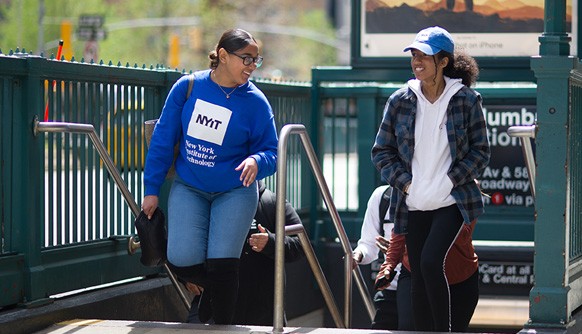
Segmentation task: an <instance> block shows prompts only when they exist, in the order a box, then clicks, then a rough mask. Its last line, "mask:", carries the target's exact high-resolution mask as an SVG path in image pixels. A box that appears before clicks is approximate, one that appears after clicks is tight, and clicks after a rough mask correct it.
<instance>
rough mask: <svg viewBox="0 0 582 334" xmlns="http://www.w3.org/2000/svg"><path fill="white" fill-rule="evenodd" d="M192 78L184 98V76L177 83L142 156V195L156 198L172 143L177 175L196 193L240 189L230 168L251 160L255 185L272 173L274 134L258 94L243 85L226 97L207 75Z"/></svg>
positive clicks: (270, 117)
mask: <svg viewBox="0 0 582 334" xmlns="http://www.w3.org/2000/svg"><path fill="white" fill-rule="evenodd" d="M194 78H195V79H194V87H193V89H192V93H191V94H190V96H189V97H187V99H186V93H187V91H188V76H183V77H182V78H180V79H179V80H178V81H177V82H176V83H175V84H174V86H173V87H172V89H171V90H170V93H169V94H168V97H167V99H166V102H165V105H164V108H163V110H162V115H161V116H160V119H159V121H158V123H157V124H156V127H155V129H154V133H153V135H152V140H151V143H150V147H149V150H148V154H147V157H146V164H145V171H144V184H145V195H146V196H147V195H159V192H160V187H161V185H162V183H163V182H164V180H165V177H166V174H167V172H168V169H169V168H170V166H171V165H172V160H173V157H174V155H173V152H174V149H173V147H174V145H175V144H176V143H179V148H180V154H179V155H178V157H177V158H176V163H175V167H176V173H177V175H178V176H179V177H180V178H181V179H182V180H183V181H184V182H185V183H186V184H188V185H190V186H192V187H194V188H197V189H200V190H202V191H206V192H222V191H227V190H230V189H233V188H236V187H240V186H242V181H241V180H240V175H241V173H242V170H241V171H236V170H235V168H236V167H237V166H238V165H239V164H240V163H241V162H242V161H244V160H245V159H246V158H248V157H253V158H254V159H255V160H256V161H257V165H258V167H259V171H258V175H257V180H259V179H262V178H264V177H267V176H269V175H272V174H273V173H275V171H276V162H277V145H278V139H277V131H276V128H275V121H274V116H273V112H272V110H271V106H270V104H269V102H268V100H267V98H266V97H265V95H264V94H263V92H261V91H260V90H259V89H258V88H257V87H256V86H255V85H254V84H253V83H252V82H250V81H247V82H246V83H245V84H243V85H241V86H239V87H237V88H236V89H235V90H234V92H233V93H232V95H230V98H226V95H225V93H224V92H223V91H222V90H221V89H220V87H219V86H218V85H217V84H216V83H215V82H214V81H212V80H211V79H210V70H206V71H200V72H196V73H194ZM224 90H225V91H227V92H230V91H231V90H232V88H224Z"/></svg>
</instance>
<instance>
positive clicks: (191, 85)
mask: <svg viewBox="0 0 582 334" xmlns="http://www.w3.org/2000/svg"><path fill="white" fill-rule="evenodd" d="M192 88H194V74H190V75H188V92H187V93H186V100H188V98H189V97H190V94H192Z"/></svg>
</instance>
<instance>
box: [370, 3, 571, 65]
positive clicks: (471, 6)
mask: <svg viewBox="0 0 582 334" xmlns="http://www.w3.org/2000/svg"><path fill="white" fill-rule="evenodd" d="M566 4H567V7H566V21H567V25H566V30H567V31H568V32H571V31H572V29H571V27H572V0H568V1H566ZM361 6H362V7H361V10H360V13H361V16H362V17H361V20H360V22H361V27H360V36H361V38H360V42H361V45H360V56H362V57H403V56H405V55H404V54H403V52H402V50H403V49H404V48H405V47H406V46H407V45H409V44H410V43H411V42H412V41H413V40H414V36H415V35H416V33H417V32H418V31H420V30H422V29H424V28H426V27H430V26H435V25H438V26H441V27H443V28H445V29H447V30H448V31H449V32H450V33H451V34H452V35H453V38H454V39H455V43H456V45H457V46H460V47H463V48H465V50H466V51H467V52H468V53H469V54H470V55H472V56H474V57H482V56H484V57H487V56H494V57H531V56H534V55H537V54H538V53H539V41H538V37H539V36H540V35H541V33H543V31H544V0H511V1H497V0H408V1H402V0H361ZM574 43H575V40H574V39H573V41H572V47H571V50H576V47H575V45H574Z"/></svg>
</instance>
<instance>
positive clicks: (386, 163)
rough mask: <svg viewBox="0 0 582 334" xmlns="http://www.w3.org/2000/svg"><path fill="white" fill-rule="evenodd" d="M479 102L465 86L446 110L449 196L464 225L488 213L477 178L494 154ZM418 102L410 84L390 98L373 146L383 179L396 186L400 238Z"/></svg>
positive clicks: (393, 211)
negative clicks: (455, 203)
mask: <svg viewBox="0 0 582 334" xmlns="http://www.w3.org/2000/svg"><path fill="white" fill-rule="evenodd" d="M481 102H482V98H481V95H480V94H479V93H477V92H476V91H474V90H473V89H471V88H469V87H466V86H463V88H461V89H460V90H459V91H458V92H457V93H456V94H455V95H454V96H453V97H452V98H451V100H450V101H449V105H448V107H447V124H446V126H447V136H448V140H449V147H450V152H451V157H452V163H451V166H450V168H449V170H448V172H447V175H448V176H449V178H450V179H451V182H453V190H452V191H451V195H452V196H453V198H455V201H456V202H457V206H458V207H459V209H460V211H461V214H462V215H463V220H464V221H465V223H466V224H470V223H471V222H472V221H473V220H475V219H476V218H477V217H478V216H480V215H481V214H482V213H483V211H484V208H483V198H482V195H481V191H480V190H479V187H478V185H477V184H476V183H475V179H477V178H478V177H479V176H480V175H481V173H482V172H483V170H484V169H485V167H486V166H487V164H488V163H489V157H490V155H491V151H490V148H489V140H488V138H487V124H486V122H485V116H484V114H483V109H482V106H481ZM416 103H417V97H416V95H415V94H414V93H413V92H412V90H411V89H410V88H409V87H408V86H407V87H403V88H401V89H399V90H398V91H396V92H395V93H394V94H392V96H390V98H389V99H388V102H387V103H386V106H385V108H384V117H383V119H382V124H381V125H380V128H379V130H378V134H377V135H376V140H375V142H374V146H373V147H372V162H373V163H374V165H375V166H376V168H377V169H378V170H379V171H380V174H381V177H382V180H383V181H385V182H387V183H388V184H390V185H391V186H392V196H391V198H390V217H392V219H393V222H394V232H395V233H398V234H406V233H407V226H408V207H407V206H406V195H405V194H404V192H403V189H404V186H405V185H406V184H407V183H408V182H410V181H411V180H412V166H411V165H412V156H413V154H414V127H415V117H416Z"/></svg>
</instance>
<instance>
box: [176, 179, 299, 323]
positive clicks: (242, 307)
mask: <svg viewBox="0 0 582 334" xmlns="http://www.w3.org/2000/svg"><path fill="white" fill-rule="evenodd" d="M258 184H259V204H258V206H257V212H256V213H255V217H254V219H253V224H252V225H251V229H250V230H249V233H248V236H247V242H246V243H245V245H244V247H243V250H242V253H241V256H240V272H239V289H238V296H237V302H236V311H235V315H234V321H233V323H234V324H237V325H257V326H270V325H273V312H274V296H275V233H273V232H272V231H275V229H276V195H275V193H274V192H272V191H271V190H270V189H268V188H267V187H266V186H265V184H264V182H263V181H258ZM297 224H301V218H299V215H298V214H297V212H296V211H295V209H294V208H293V206H292V205H291V203H289V202H285V225H297ZM284 245H285V262H292V261H297V260H299V259H301V258H302V257H303V256H304V253H303V248H302V247H301V243H300V241H299V237H298V236H297V235H294V236H285V238H284ZM186 286H187V288H188V290H189V291H190V292H192V293H194V294H196V296H195V297H194V300H193V301H192V308H191V309H190V313H189V315H188V322H191V323H199V322H202V323H208V322H210V321H211V318H212V313H211V310H210V309H209V308H208V300H207V298H206V295H204V294H200V287H198V286H195V284H193V283H187V284H186ZM284 321H285V322H286V320H284Z"/></svg>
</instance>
